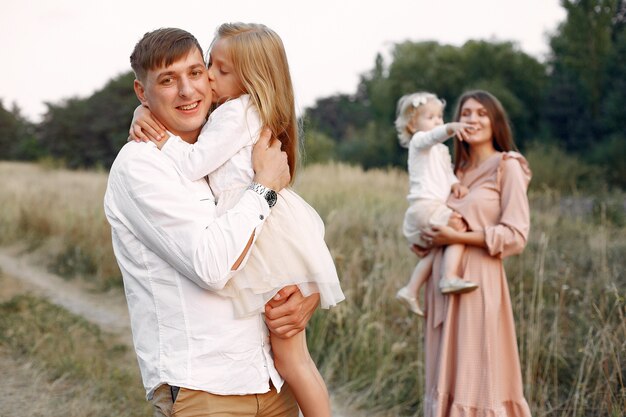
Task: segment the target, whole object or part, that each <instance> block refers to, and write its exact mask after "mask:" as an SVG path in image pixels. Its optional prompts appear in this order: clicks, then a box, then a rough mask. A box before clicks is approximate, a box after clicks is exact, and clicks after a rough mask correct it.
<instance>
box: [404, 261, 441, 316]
mask: <svg viewBox="0 0 626 417" xmlns="http://www.w3.org/2000/svg"><path fill="white" fill-rule="evenodd" d="M434 257H435V255H434V254H433V252H432V251H431V252H430V253H429V254H428V255H426V256H425V257H424V258H422V259H421V260H420V261H419V262H418V263H417V265H416V266H415V269H413V273H412V274H411V278H410V280H409V283H408V284H407V285H406V286H405V287H402V288H400V290H399V291H398V292H397V293H396V298H397V299H398V300H400V301H401V302H402V303H403V304H404V305H405V306H406V307H407V308H408V309H409V310H411V311H412V312H414V313H415V314H417V315H418V316H423V315H424V312H423V311H422V309H421V307H420V305H419V291H420V288H422V286H423V285H424V283H426V280H427V279H428V277H429V276H430V274H431V271H432V267H433V259H434Z"/></svg>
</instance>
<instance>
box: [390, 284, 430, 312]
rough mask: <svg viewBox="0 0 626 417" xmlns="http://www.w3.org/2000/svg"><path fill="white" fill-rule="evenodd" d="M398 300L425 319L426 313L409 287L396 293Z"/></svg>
mask: <svg viewBox="0 0 626 417" xmlns="http://www.w3.org/2000/svg"><path fill="white" fill-rule="evenodd" d="M396 298H397V299H398V300H399V301H400V302H401V303H402V304H404V305H405V307H406V308H408V309H409V310H411V311H412V312H413V313H415V314H417V315H418V316H422V317H424V312H423V311H422V309H421V308H420V306H419V303H418V302H417V297H414V296H413V295H412V294H411V292H410V291H409V289H408V288H407V287H402V288H400V289H399V290H398V292H397V293H396Z"/></svg>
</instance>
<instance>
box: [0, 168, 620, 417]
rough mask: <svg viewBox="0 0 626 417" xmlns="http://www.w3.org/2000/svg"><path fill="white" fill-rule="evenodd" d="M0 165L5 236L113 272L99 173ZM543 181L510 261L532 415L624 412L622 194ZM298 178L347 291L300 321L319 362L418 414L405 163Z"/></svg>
mask: <svg viewBox="0 0 626 417" xmlns="http://www.w3.org/2000/svg"><path fill="white" fill-rule="evenodd" d="M532 163H533V162H532V160H531V164H532ZM0 175H2V178H3V179H4V178H10V179H11V180H10V181H8V180H4V181H2V182H0V201H2V206H3V209H2V211H1V212H0V241H1V242H3V243H4V244H9V243H11V242H14V241H21V240H24V239H26V240H27V241H29V242H31V245H32V246H33V247H36V246H38V247H41V248H44V249H46V250H47V248H48V247H49V246H50V245H49V243H48V242H56V244H57V245H59V244H60V245H61V248H60V249H58V250H56V251H55V252H54V254H53V255H54V258H55V259H57V261H56V262H55V264H58V263H59V262H58V259H59V258H61V259H64V258H68V259H70V260H72V259H88V260H89V262H87V263H88V264H90V265H92V266H91V267H90V268H86V269H87V271H88V275H90V276H91V279H92V280H94V281H95V282H98V283H100V284H99V285H100V286H101V287H109V286H111V285H113V284H112V283H115V282H117V280H119V278H116V277H117V276H118V274H119V273H117V272H116V265H115V262H114V258H113V256H112V254H111V246H110V237H109V230H108V226H107V225H106V221H105V220H104V217H103V215H102V208H101V207H102V194H103V190H104V186H105V181H106V174H104V173H89V172H78V173H76V172H71V173H70V172H67V171H62V170H46V169H45V168H42V167H40V166H36V165H27V164H12V163H2V164H0ZM542 184H544V185H543V186H541V187H536V188H537V189H531V192H530V199H531V207H532V230H531V236H530V240H529V243H528V247H527V248H526V250H525V252H524V253H523V254H522V255H520V256H517V257H513V258H510V259H507V261H506V268H507V273H508V277H509V286H510V288H511V298H512V301H513V308H514V314H515V317H516V324H517V335H518V344H519V347H520V354H521V361H522V370H523V378H524V384H525V392H526V396H527V399H528V401H529V403H530V405H531V408H532V410H533V415H535V416H555V417H556V416H559V417H561V416H563V417H565V416H572V417H578V416H622V415H624V412H623V410H625V409H626V388H625V379H626V357H625V355H626V321H625V320H624V315H625V304H624V296H625V294H626V278H625V275H624V274H625V270H626V268H625V266H626V256H624V254H626V227H625V224H626V222H625V221H624V210H623V201H624V196H623V195H620V196H619V198H617V197H615V196H610V197H598V196H584V195H582V194H581V193H580V192H578V191H577V193H576V194H575V195H573V197H572V196H571V195H569V194H568V195H567V196H562V195H561V193H560V192H557V191H555V190H554V189H552V188H550V187H549V186H548V185H545V182H542ZM296 189H297V190H298V191H299V192H300V194H301V195H302V196H303V197H304V198H305V199H307V201H309V202H310V203H311V204H312V205H313V206H314V207H315V208H316V209H317V210H318V211H319V213H320V214H321V216H322V218H323V219H324V221H325V223H326V241H327V243H328V245H329V247H330V249H331V252H332V253H333V256H334V258H335V261H336V264H337V267H338V270H339V273H340V278H341V280H342V286H343V288H344V292H345V293H346V297H347V299H346V301H345V302H343V303H341V304H340V305H339V306H337V307H336V308H334V309H332V310H330V311H319V312H318V313H317V314H316V315H315V316H314V318H313V320H312V321H311V323H310V326H309V333H308V336H309V347H310V349H311V351H312V353H313V355H314V357H315V358H316V361H317V363H318V365H319V367H320V369H321V371H322V373H323V374H324V376H325V378H326V380H327V382H328V383H329V385H330V386H331V387H332V389H333V390H334V391H335V392H337V393H339V394H340V395H343V396H344V397H345V398H347V399H348V400H349V401H351V402H352V403H353V404H354V405H355V406H359V407H362V408H364V409H366V410H370V411H371V412H372V413H377V414H379V415H389V416H405V415H406V416H409V415H420V414H421V403H422V393H423V369H424V363H423V341H422V322H421V321H420V320H418V319H416V318H415V316H412V315H409V313H407V311H406V310H405V309H404V308H403V307H402V306H400V305H398V303H397V302H396V301H395V299H394V294H395V292H396V290H397V289H398V288H399V287H400V286H401V285H403V284H404V283H405V281H406V279H407V278H408V275H409V273H410V271H411V269H412V268H413V266H414V265H415V262H416V261H417V260H416V258H415V257H414V256H413V255H412V254H411V253H410V252H409V250H408V246H407V244H406V243H405V241H404V239H403V237H402V235H401V233H400V226H401V222H402V217H403V215H404V210H405V209H406V200H405V195H406V192H407V177H406V174H405V173H404V172H401V171H398V170H389V171H386V170H373V171H368V172H363V171H362V170H361V169H359V168H355V167H349V166H346V165H339V164H330V165H313V166H309V167H307V168H306V169H305V170H303V171H302V173H301V176H300V178H299V179H298V181H297V183H296ZM77 254H80V256H79V255H77ZM76 262H77V263H80V262H78V261H76ZM83 263H85V262H84V261H83ZM66 264H69V265H67V266H66V267H67V269H68V270H72V267H73V264H71V262H66ZM75 269H76V268H75Z"/></svg>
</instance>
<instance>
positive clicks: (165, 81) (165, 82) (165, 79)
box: [161, 78, 172, 85]
mask: <svg viewBox="0 0 626 417" xmlns="http://www.w3.org/2000/svg"><path fill="white" fill-rule="evenodd" d="M171 83H172V79H171V78H163V79H162V80H161V84H163V85H168V84H171Z"/></svg>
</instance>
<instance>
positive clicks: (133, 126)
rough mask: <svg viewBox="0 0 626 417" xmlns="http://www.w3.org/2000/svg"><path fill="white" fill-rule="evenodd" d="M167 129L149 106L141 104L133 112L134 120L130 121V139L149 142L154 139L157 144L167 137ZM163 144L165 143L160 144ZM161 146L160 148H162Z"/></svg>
mask: <svg viewBox="0 0 626 417" xmlns="http://www.w3.org/2000/svg"><path fill="white" fill-rule="evenodd" d="M166 131H167V129H166V128H165V126H163V124H162V123H161V122H159V120H158V119H157V118H156V117H154V115H153V114H152V112H151V111H150V109H149V108H147V107H145V106H142V105H139V106H137V108H136V109H135V111H134V112H133V120H132V121H131V122H130V129H129V131H128V133H129V136H128V140H129V141H131V140H134V141H135V142H148V141H150V140H151V141H152V142H154V143H155V144H156V145H157V146H159V143H160V141H161V140H162V139H165V140H167V139H166V136H167V134H166ZM160 145H161V146H163V143H161V144H160ZM161 146H159V149H161Z"/></svg>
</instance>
